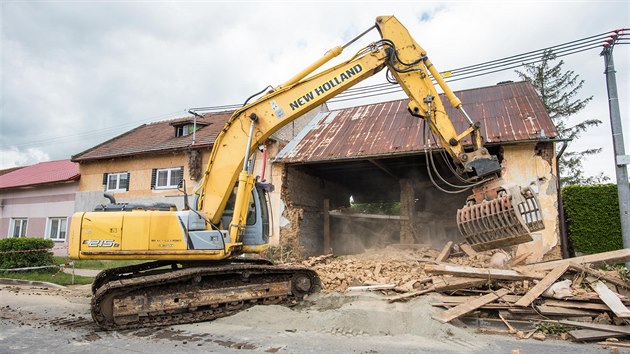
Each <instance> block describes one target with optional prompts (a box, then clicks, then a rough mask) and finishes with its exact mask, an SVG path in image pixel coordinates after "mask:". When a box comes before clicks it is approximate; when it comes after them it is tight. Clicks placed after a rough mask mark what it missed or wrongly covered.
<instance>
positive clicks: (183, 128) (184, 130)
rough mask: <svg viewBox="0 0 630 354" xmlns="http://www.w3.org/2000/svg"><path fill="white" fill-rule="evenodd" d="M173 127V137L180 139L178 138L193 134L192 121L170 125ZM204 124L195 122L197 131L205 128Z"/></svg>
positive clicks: (193, 124) (193, 126) (193, 125)
mask: <svg viewBox="0 0 630 354" xmlns="http://www.w3.org/2000/svg"><path fill="white" fill-rule="evenodd" d="M172 125H173V126H174V127H175V136H177V137H180V136H187V135H190V134H192V133H193V130H194V129H195V123H193V122H192V121H189V122H179V123H178V124H172ZM206 125H207V124H206V123H200V122H197V127H196V128H197V130H199V129H201V128H202V127H204V126H206Z"/></svg>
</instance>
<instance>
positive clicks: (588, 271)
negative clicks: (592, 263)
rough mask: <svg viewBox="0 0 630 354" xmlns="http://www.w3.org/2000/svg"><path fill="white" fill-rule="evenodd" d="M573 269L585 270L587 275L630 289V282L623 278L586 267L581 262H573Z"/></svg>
mask: <svg viewBox="0 0 630 354" xmlns="http://www.w3.org/2000/svg"><path fill="white" fill-rule="evenodd" d="M571 269H573V270H576V271H578V272H583V273H585V274H587V275H591V276H594V277H595V278H597V279H602V280H605V281H606V282H608V283H611V284H614V285H616V286H619V287H622V288H625V289H630V284H628V283H626V282H624V281H623V280H621V279H616V278H613V277H611V276H608V275H606V274H603V273H602V272H600V271H598V270H595V269H592V268H589V267H585V266H583V265H580V264H575V263H571Z"/></svg>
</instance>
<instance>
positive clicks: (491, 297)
mask: <svg viewBox="0 0 630 354" xmlns="http://www.w3.org/2000/svg"><path fill="white" fill-rule="evenodd" d="M508 293H509V290H507V289H499V290H497V291H496V292H492V293H490V294H486V295H484V296H481V297H479V298H477V299H475V300H472V301H470V302H466V303H463V304H461V305H458V306H455V307H453V308H451V309H448V310H446V311H444V312H442V313H440V314H439V315H434V316H431V317H432V318H433V319H435V320H438V321H440V322H442V323H446V322H450V321H451V320H454V319H456V318H457V317H460V316H463V315H465V314H467V313H469V312H471V311H474V310H476V309H478V308H479V307H481V306H483V305H485V304H488V303H491V302H493V301H496V300H497V299H500V298H501V297H502V296H504V295H507V294H508Z"/></svg>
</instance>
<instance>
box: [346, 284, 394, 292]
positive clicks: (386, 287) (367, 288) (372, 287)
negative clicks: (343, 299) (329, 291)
mask: <svg viewBox="0 0 630 354" xmlns="http://www.w3.org/2000/svg"><path fill="white" fill-rule="evenodd" d="M395 287H396V284H377V285H358V286H351V287H349V288H348V290H347V291H348V292H350V291H371V290H390V289H393V288H395Z"/></svg>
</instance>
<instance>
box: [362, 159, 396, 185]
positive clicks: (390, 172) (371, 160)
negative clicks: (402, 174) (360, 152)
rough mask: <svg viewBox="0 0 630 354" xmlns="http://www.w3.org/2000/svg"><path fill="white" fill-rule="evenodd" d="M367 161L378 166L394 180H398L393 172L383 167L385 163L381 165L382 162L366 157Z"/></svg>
mask: <svg viewBox="0 0 630 354" xmlns="http://www.w3.org/2000/svg"><path fill="white" fill-rule="evenodd" d="M368 162H370V163H371V164H372V165H374V166H376V167H378V169H379V170H381V171H383V172H385V173H387V174H388V175H389V176H390V177H393V178H394V179H395V180H398V176H396V175H395V174H393V173H392V171H390V170H389V169H388V168H387V167H385V165H383V164H382V163H380V162H378V161H376V160H374V159H368Z"/></svg>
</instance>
